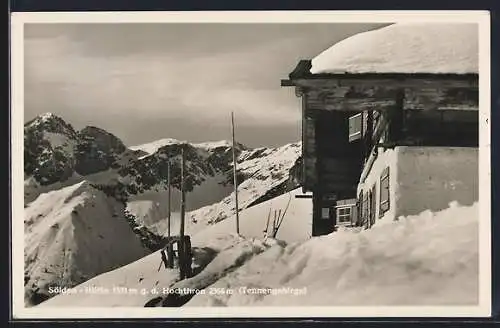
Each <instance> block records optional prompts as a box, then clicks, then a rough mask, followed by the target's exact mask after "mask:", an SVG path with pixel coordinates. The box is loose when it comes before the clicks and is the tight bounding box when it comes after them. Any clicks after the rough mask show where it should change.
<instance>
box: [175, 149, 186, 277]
mask: <svg viewBox="0 0 500 328" xmlns="http://www.w3.org/2000/svg"><path fill="white" fill-rule="evenodd" d="M185 174H186V154H185V152H184V146H182V148H181V225H180V227H181V228H180V232H179V241H178V242H177V251H178V253H179V275H180V279H181V280H183V279H184V278H186V254H185V253H186V247H185V246H186V245H185V240H184V219H185V216H186V192H185Z"/></svg>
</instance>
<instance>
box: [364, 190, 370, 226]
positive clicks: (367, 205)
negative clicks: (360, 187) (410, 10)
mask: <svg viewBox="0 0 500 328" xmlns="http://www.w3.org/2000/svg"><path fill="white" fill-rule="evenodd" d="M369 202H370V195H369V193H368V192H367V193H365V194H364V195H363V225H364V226H365V227H366V228H369V224H370V203H369Z"/></svg>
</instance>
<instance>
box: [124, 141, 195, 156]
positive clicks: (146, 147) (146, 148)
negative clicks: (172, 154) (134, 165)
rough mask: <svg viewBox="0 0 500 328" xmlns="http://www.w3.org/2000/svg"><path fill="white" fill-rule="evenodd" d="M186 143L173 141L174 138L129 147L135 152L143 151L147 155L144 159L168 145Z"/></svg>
mask: <svg viewBox="0 0 500 328" xmlns="http://www.w3.org/2000/svg"><path fill="white" fill-rule="evenodd" d="M182 143H185V141H179V140H177V139H172V138H163V139H159V140H155V141H152V142H148V143H145V144H142V145H136V146H131V147H128V148H129V149H131V150H135V151H142V152H144V153H145V155H143V157H142V158H144V157H145V156H148V155H151V154H154V153H156V152H157V151H158V149H160V148H161V147H164V146H167V145H176V144H182Z"/></svg>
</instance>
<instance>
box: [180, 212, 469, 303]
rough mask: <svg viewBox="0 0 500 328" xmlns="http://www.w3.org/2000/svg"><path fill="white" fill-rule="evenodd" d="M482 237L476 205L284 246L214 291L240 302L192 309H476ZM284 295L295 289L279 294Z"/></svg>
mask: <svg viewBox="0 0 500 328" xmlns="http://www.w3.org/2000/svg"><path fill="white" fill-rule="evenodd" d="M478 236H479V232H478V205H477V203H476V204H474V206H471V207H458V206H457V205H456V203H454V204H452V205H451V207H450V208H448V209H446V210H443V211H441V212H438V213H436V214H433V213H431V212H430V211H427V212H423V213H422V214H420V215H418V216H412V217H407V218H400V220H399V221H395V222H384V223H383V224H378V225H377V224H376V225H375V226H374V227H373V228H372V229H370V230H366V231H362V232H358V233H356V232H352V231H339V232H337V233H333V234H331V235H328V236H323V237H318V238H312V239H311V240H309V241H307V242H305V243H302V244H295V245H290V246H288V247H282V246H281V245H279V244H277V245H275V246H273V247H271V248H269V249H268V250H267V251H265V252H263V253H262V254H260V255H258V256H256V257H254V258H252V259H251V260H249V261H248V262H246V263H245V264H244V265H242V266H241V267H240V268H239V269H238V270H236V271H234V272H232V273H229V274H228V275H226V276H225V277H224V278H222V279H220V280H219V281H218V282H217V283H215V284H213V285H211V287H220V288H224V289H226V290H227V289H231V290H233V291H234V293H233V295H220V296H214V295H208V294H205V295H197V296H195V297H194V298H193V299H192V300H191V301H190V302H188V303H187V304H186V305H187V306H244V305H255V306H262V305H266V306H268V305H271V306H280V305H296V306H302V305H351V306H356V305H389V306H397V305H429V306H430V305H475V304H477V303H478V284H479V275H478V268H479V264H478V259H479V257H478V256H479V254H478V242H479V241H478ZM240 287H248V288H262V289H264V290H265V289H266V288H272V289H271V290H270V291H269V292H268V293H269V294H268V295H265V294H264V295H263V294H262V292H259V293H257V294H249V293H247V294H244V293H242V291H240V289H239V288H240ZM282 287H285V288H288V287H290V289H289V290H288V292H284V291H281V294H279V293H280V289H281V288H282ZM252 292H253V290H252ZM271 293H275V294H276V295H273V294H271ZM293 293H295V294H293Z"/></svg>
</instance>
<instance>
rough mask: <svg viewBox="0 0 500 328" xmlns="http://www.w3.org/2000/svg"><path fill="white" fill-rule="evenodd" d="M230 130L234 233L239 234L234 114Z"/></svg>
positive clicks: (232, 114)
mask: <svg viewBox="0 0 500 328" xmlns="http://www.w3.org/2000/svg"><path fill="white" fill-rule="evenodd" d="M231 130H232V139H233V140H232V141H233V179H234V203H235V205H234V207H235V211H236V233H237V234H240V213H239V210H238V179H237V168H236V143H235V141H234V113H233V112H231Z"/></svg>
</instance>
